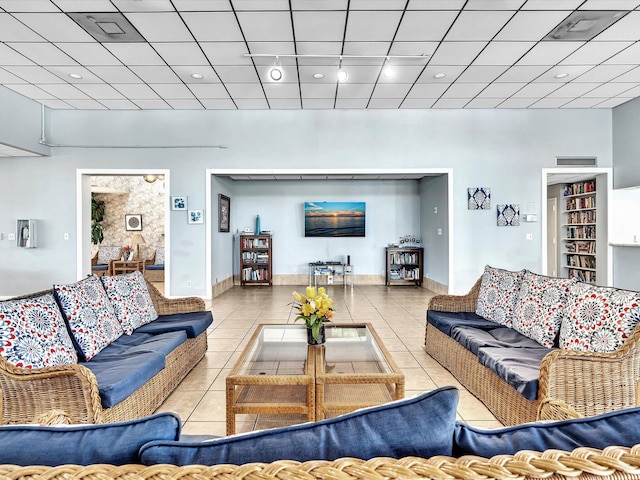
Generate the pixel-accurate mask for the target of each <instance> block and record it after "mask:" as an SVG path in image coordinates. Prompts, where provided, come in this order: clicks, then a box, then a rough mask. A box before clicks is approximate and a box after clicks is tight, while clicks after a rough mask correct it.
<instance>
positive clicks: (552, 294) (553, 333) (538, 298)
mask: <svg viewBox="0 0 640 480" xmlns="http://www.w3.org/2000/svg"><path fill="white" fill-rule="evenodd" d="M574 283H576V280H575V279H568V278H556V277H545V276H543V275H537V274H535V273H531V272H525V274H524V277H523V279H522V285H521V286H520V294H519V295H518V301H517V303H516V311H515V315H514V317H513V329H514V330H516V331H518V332H520V333H521V334H523V335H524V336H526V337H529V338H531V339H532V340H535V341H536V342H538V343H539V344H540V345H542V346H545V347H548V348H551V347H553V345H554V342H555V339H556V337H557V336H558V333H559V332H560V325H561V324H562V320H563V318H564V316H565V312H566V310H565V306H566V303H567V297H568V295H569V287H570V286H571V285H573V284H574Z"/></svg>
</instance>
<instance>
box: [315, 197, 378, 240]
mask: <svg viewBox="0 0 640 480" xmlns="http://www.w3.org/2000/svg"><path fill="white" fill-rule="evenodd" d="M365 205H366V204H365V202H305V203H304V236H305V237H364V231H365V229H364V223H365V222H364V221H365Z"/></svg>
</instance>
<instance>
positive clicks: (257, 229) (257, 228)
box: [256, 215, 260, 235]
mask: <svg viewBox="0 0 640 480" xmlns="http://www.w3.org/2000/svg"><path fill="white" fill-rule="evenodd" d="M256 235H260V215H256Z"/></svg>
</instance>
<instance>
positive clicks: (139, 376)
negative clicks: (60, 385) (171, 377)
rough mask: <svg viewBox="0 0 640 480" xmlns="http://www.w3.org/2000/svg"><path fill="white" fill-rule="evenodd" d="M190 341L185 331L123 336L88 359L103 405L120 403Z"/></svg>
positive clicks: (84, 363) (87, 364)
mask: <svg viewBox="0 0 640 480" xmlns="http://www.w3.org/2000/svg"><path fill="white" fill-rule="evenodd" d="M186 341H187V335H186V333H185V332H168V333H164V334H162V335H150V334H141V333H137V332H134V333H133V335H123V336H122V337H120V338H119V339H118V340H116V341H115V342H114V343H112V344H111V345H109V346H108V347H107V348H105V349H104V350H103V351H101V352H100V353H99V354H98V355H96V356H95V357H93V358H92V359H91V361H89V362H81V363H80V365H84V366H85V367H87V368H88V369H89V370H91V371H92V372H93V373H94V374H95V376H96V379H97V381H98V390H99V392H100V398H101V400H102V406H103V407H104V408H111V407H113V406H114V405H117V404H118V403H120V402H121V401H123V400H124V399H126V398H127V397H128V396H130V395H131V394H132V393H133V392H135V391H136V390H137V389H138V388H140V387H141V386H143V385H144V384H145V383H147V382H148V381H149V380H150V379H151V378H153V376H154V375H156V374H157V373H158V372H160V370H162V369H163V368H164V367H165V358H166V356H167V355H168V354H169V353H171V352H172V351H173V350H174V349H175V348H176V347H178V346H179V345H181V344H182V343H184V342H186Z"/></svg>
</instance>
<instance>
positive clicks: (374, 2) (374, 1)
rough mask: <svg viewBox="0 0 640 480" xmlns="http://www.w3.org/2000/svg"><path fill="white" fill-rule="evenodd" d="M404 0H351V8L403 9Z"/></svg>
mask: <svg viewBox="0 0 640 480" xmlns="http://www.w3.org/2000/svg"><path fill="white" fill-rule="evenodd" d="M406 3H407V2H406V1H405V0H351V2H350V3H349V8H350V9H352V10H403V9H404V6H405V5H406Z"/></svg>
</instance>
